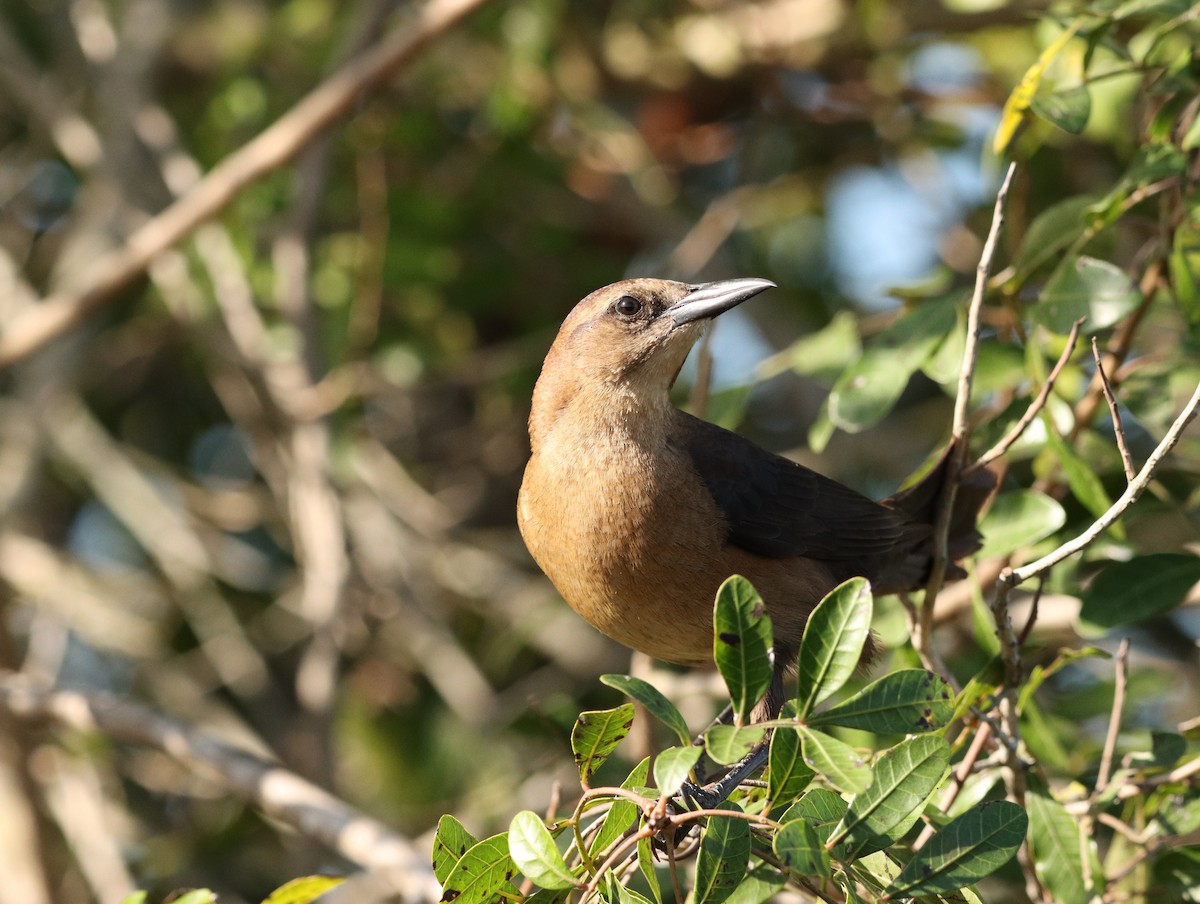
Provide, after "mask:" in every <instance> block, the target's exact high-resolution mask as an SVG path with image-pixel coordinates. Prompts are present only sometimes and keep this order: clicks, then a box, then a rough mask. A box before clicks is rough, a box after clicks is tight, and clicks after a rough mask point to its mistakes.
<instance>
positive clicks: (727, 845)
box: [691, 801, 750, 904]
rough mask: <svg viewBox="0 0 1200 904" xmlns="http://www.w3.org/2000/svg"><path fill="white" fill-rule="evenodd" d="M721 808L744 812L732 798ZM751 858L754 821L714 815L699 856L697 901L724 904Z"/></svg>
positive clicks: (702, 839) (695, 887) (699, 903)
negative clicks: (751, 836)
mask: <svg viewBox="0 0 1200 904" xmlns="http://www.w3.org/2000/svg"><path fill="white" fill-rule="evenodd" d="M721 809H724V810H730V811H732V812H736V813H741V807H739V806H738V805H737V804H735V803H732V802H730V801H725V802H724V803H722V804H721ZM749 860H750V823H749V822H747V821H746V820H744V819H741V818H739V817H736V816H710V817H709V819H708V824H707V825H706V826H705V828H704V834H703V836H702V837H701V839H700V851H699V853H698V854H697V855H696V881H695V886H694V888H693V892H692V898H691V900H692V902H693V904H721V902H723V901H724V900H725V899H726V898H728V897H729V896H730V895H731V894H733V890H734V889H735V888H737V885H738V883H739V882H741V881H742V878H743V877H744V876H745V875H746V867H747V864H748V862H749Z"/></svg>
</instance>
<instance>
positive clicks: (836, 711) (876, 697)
mask: <svg viewBox="0 0 1200 904" xmlns="http://www.w3.org/2000/svg"><path fill="white" fill-rule="evenodd" d="M953 715H954V690H953V688H951V687H950V685H949V684H947V683H946V682H945V681H944V680H942V678H940V677H939V676H937V675H935V674H933V672H927V671H925V670H924V669H902V670H901V671H898V672H892V673H891V674H889V675H884V676H883V677H882V678H880V679H879V680H878V681H876V682H874V683H873V684H871V685H868V686H867V687H866V688H864V689H863V690H862V691H860V692H859V693H857V694H855V695H854V696H853V697H851V698H850V699H849V700H847V701H845V702H844V703H840V704H838V705H837V706H835V707H832V708H831V709H827V710H825V711H824V712H821V713H816V714H814V715H812V716H810V717H809V719H808V724H809V725H811V726H813V727H817V726H820V725H841V726H843V727H844V728H861V729H863V730H864V731H873V732H876V733H877V734H910V733H914V732H921V731H933V730H935V729H938V728H942V727H943V726H945V725H948V724H949V722H950V719H951V717H952V716H953Z"/></svg>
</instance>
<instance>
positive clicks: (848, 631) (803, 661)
mask: <svg viewBox="0 0 1200 904" xmlns="http://www.w3.org/2000/svg"><path fill="white" fill-rule="evenodd" d="M872 611H873V600H872V597H871V585H870V582H868V581H867V579H866V578H851V579H850V580H848V581H846V582H845V583H844V584H841V585H840V586H838V587H836V588H834V589H833V590H832V591H830V593H829V594H828V595H827V596H826V597H825V599H823V600H822V601H821V602H820V604H819V605H818V606H817V608H816V609H814V610H813V612H812V615H810V616H809V618H808V624H807V625H805V627H804V637H803V639H802V640H801V641H800V656H799V658H798V660H797V670H798V673H799V675H798V681H799V693H798V695H797V697H796V711H797V713H798V715H799V716H800V718H802V719H803V718H805V717H806V716H808V714H809V713H810V712H811V711H812V709H813V707H814V706H816V705H817V704H818V703H820V702H821V701H822V700H825V699H826V698H828V697H829V695H830V694H833V693H835V692H836V691H837V690H838V689H839V688H841V686H842V685H843V684H845V683H846V680H847V679H848V678H849V677H850V676H851V675H852V674H854V670H855V669H856V668H857V667H858V663H859V660H860V659H862V651H863V646H864V644H865V643H866V641H867V635H868V634H869V633H870V631H871V613H872Z"/></svg>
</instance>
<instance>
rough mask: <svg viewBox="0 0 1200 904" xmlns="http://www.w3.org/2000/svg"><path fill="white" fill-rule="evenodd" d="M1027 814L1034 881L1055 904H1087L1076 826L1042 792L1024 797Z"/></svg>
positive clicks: (1069, 817) (1066, 814) (1087, 898)
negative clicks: (1035, 878)
mask: <svg viewBox="0 0 1200 904" xmlns="http://www.w3.org/2000/svg"><path fill="white" fill-rule="evenodd" d="M1025 808H1026V811H1027V812H1028V814H1029V849H1030V853H1031V854H1032V855H1033V867H1034V871H1035V872H1036V873H1037V877H1038V880H1039V881H1040V882H1041V883H1042V885H1043V886H1045V888H1046V891H1048V892H1049V893H1050V895H1051V897H1052V898H1053V899H1054V901H1055V902H1059V904H1087V902H1088V901H1089V900H1090V898H1091V895H1090V893H1089V892H1088V890H1087V888H1086V886H1085V885H1084V884H1083V859H1082V855H1081V852H1080V847H1079V841H1080V839H1079V824H1078V823H1077V822H1075V820H1074V819H1072V818H1071V815H1070V814H1069V813H1067V811H1066V810H1065V809H1064V808H1063V806H1062V804H1060V803H1059V802H1058V801H1056V800H1054V799H1053V798H1051V797H1050V796H1049V795H1047V794H1046V793H1045V792H1043V791H1030V792H1029V793H1028V794H1026V795H1025Z"/></svg>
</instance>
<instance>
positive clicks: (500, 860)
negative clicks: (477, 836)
mask: <svg viewBox="0 0 1200 904" xmlns="http://www.w3.org/2000/svg"><path fill="white" fill-rule="evenodd" d="M516 874H517V866H516V864H515V863H513V860H512V857H511V856H509V853H508V836H507V834H500V835H493V836H492V837H491V838H485V839H483V841H480V842H478V843H477V844H474V845H472V846H471V847H470V848H469V849H468V850H467V852H466V853H465V854H463V855H462V857H461V858H460V859H459V861H458V863H456V864H454V869H452V870H450V875H449V876H447V877H446V881H445V882H443V883H442V900H443V901H446V902H450V901H453V902H455V904H485V902H493V901H495V900H496V899H497V898H498V897H501V896H509V895H515V894H516V892H517V889H516V887H515V886H513V884H512V881H511V880H512V877H513V876H515V875H516Z"/></svg>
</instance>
